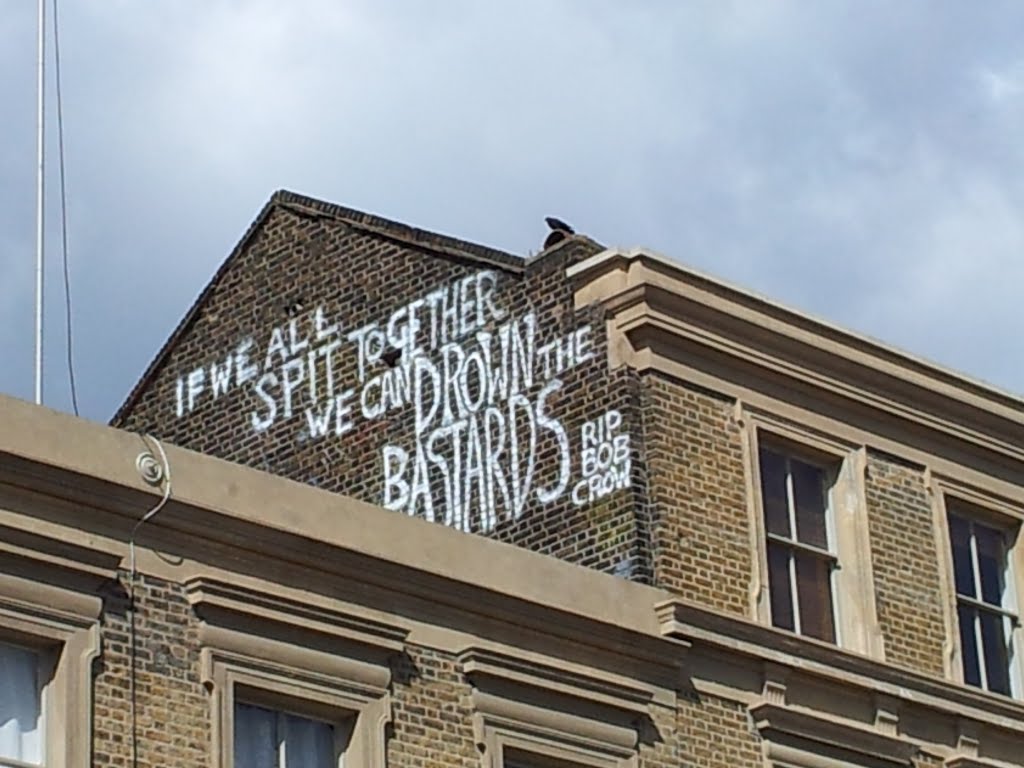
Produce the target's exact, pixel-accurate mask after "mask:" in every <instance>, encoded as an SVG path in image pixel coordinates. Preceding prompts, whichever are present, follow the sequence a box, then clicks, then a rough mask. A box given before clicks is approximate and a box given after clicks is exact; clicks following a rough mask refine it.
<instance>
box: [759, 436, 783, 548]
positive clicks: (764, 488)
mask: <svg viewBox="0 0 1024 768" xmlns="http://www.w3.org/2000/svg"><path fill="white" fill-rule="evenodd" d="M760 461H761V501H762V503H763V504H764V524H765V527H766V528H767V529H768V532H769V533H774V534H777V535H779V536H786V537H788V536H789V535H790V533H789V502H788V501H787V497H786V460H785V459H784V458H783V457H782V456H780V455H779V454H777V453H774V452H772V451H769V450H767V449H765V448H762V449H761V451H760Z"/></svg>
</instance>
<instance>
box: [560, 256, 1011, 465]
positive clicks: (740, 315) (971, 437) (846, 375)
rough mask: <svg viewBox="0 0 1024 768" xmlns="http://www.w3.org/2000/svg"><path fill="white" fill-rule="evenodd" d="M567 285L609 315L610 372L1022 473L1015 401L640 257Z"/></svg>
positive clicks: (592, 263)
mask: <svg viewBox="0 0 1024 768" xmlns="http://www.w3.org/2000/svg"><path fill="white" fill-rule="evenodd" d="M567 275H568V276H569V278H570V279H571V280H572V281H573V285H574V287H575V291H576V294H575V303H576V306H577V308H581V307H585V306H591V305H593V304H601V305H602V306H604V307H605V308H606V309H607V310H608V329H609V347H610V360H609V362H610V364H611V365H612V366H613V367H615V366H618V365H628V366H630V367H631V368H634V369H635V370H638V371H645V370H657V371H660V372H662V373H665V374H667V375H670V376H673V377H677V378H681V379H684V380H687V381H691V382H693V383H695V384H698V385H700V386H704V387H708V388H710V389H713V390H715V391H720V392H724V393H726V394H730V395H733V396H735V397H739V398H741V399H744V400H746V401H747V402H750V403H753V404H762V405H764V406H765V407H767V408H768V409H769V410H775V409H776V408H777V407H778V406H779V405H780V404H782V403H783V401H784V400H785V401H787V402H786V404H787V405H792V404H793V403H794V402H795V401H796V399H799V400H802V401H807V400H815V401H817V402H819V403H828V404H830V406H831V407H832V410H833V411H834V410H835V408H837V407H840V406H841V407H843V408H844V409H846V410H847V411H848V412H849V413H853V414H856V413H864V412H865V411H867V412H870V413H871V414H872V417H873V420H872V423H871V424H870V425H869V424H867V423H866V424H865V427H864V428H865V430H867V429H875V427H876V425H879V424H881V422H882V421H883V420H884V421H885V422H887V425H886V429H885V430H884V431H885V433H886V435H888V436H890V437H888V438H887V439H886V440H877V441H876V442H880V443H881V444H882V445H881V447H883V448H884V449H885V450H889V451H890V452H894V453H897V454H898V455H905V456H907V457H908V458H917V459H921V458H923V454H922V452H921V451H920V450H919V449H917V448H916V447H912V446H910V445H909V444H903V443H902V441H903V440H904V439H905V438H904V437H903V436H904V435H906V434H907V430H908V428H909V429H912V430H914V431H917V432H921V433H925V432H927V433H928V436H929V444H930V445H933V446H936V447H939V446H941V451H942V452H943V453H946V454H948V455H950V456H956V455H961V454H962V452H963V445H964V443H966V444H969V445H970V446H971V448H972V450H973V451H975V452H976V453H977V454H981V453H984V454H986V455H987V456H988V457H990V458H991V459H993V460H995V461H997V462H999V463H1002V464H1004V465H1005V466H1013V467H1015V468H1016V469H1017V471H1019V468H1020V466H1021V464H1022V463H1024V447H1022V446H1024V402H1022V401H1021V399H1020V398H1017V397H1014V396H1012V395H1009V394H1006V393H1004V392H1001V391H999V390H996V389H993V388H991V387H988V386H985V385H984V384H980V383H977V382H974V381H971V380H969V379H965V378H964V377H963V376H962V375H960V374H956V373H954V372H951V371H948V370H945V369H943V368H940V367H939V366H936V365H934V364H931V363H927V362H925V361H922V360H919V359H917V358H914V357H911V356H909V355H906V354H904V353H901V352H898V351H896V350H894V349H891V348H889V347H885V346H882V345H881V344H879V343H877V342H874V341H872V340H870V339H867V338H865V337H862V336H858V335H856V334H853V333H850V332H847V331H843V330H841V329H839V328H836V327H834V326H831V325H829V324H827V323H824V322H821V321H819V320H816V319H814V318H811V317H808V316H806V315H804V314H801V313H799V312H796V311H793V310H790V309H787V308H785V307H782V306H780V305H778V304H776V303H773V302H771V301H768V300H766V299H763V298H761V297H759V296H755V295H751V294H750V293H748V292H746V291H742V290H739V289H737V288H735V287H733V286H731V285H728V284H726V283H724V282H722V281H720V280H717V279H715V278H712V277H709V276H707V275H703V274H700V273H698V272H695V271H693V270H692V269H687V268H684V267H682V266H681V265H679V264H678V263H677V262H673V261H670V260H669V259H667V258H665V257H664V256H660V255H658V254H656V253H653V252H651V251H648V250H645V249H641V248H636V249H630V250H626V251H621V250H614V249H610V250H606V251H604V252H603V253H600V254H597V255H596V256H593V257H591V258H589V259H586V260H585V261H582V262H580V263H579V264H576V265H574V266H572V267H570V268H569V269H568V270H567ZM809 413H810V411H806V412H805V413H802V414H801V419H803V417H804V416H807V415H808V414H809ZM851 423H853V422H851ZM829 431H832V430H829ZM879 434H881V433H879ZM891 436H896V437H891ZM856 441H857V442H862V440H860V439H859V438H858V439H857V440H856ZM922 463H929V462H927V461H923V462H922Z"/></svg>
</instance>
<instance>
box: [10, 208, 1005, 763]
mask: <svg viewBox="0 0 1024 768" xmlns="http://www.w3.org/2000/svg"><path fill="white" fill-rule="evenodd" d="M0 424H2V425H3V429H2V430H0V457H2V458H0V528H2V530H3V532H4V533H3V536H0V618H2V619H3V621H2V627H3V628H0V654H2V655H0V670H7V676H8V679H9V680H11V681H13V683H12V684H11V685H8V686H6V689H3V688H0V766H2V765H15V766H19V767H20V766H23V765H46V766H47V767H48V768H49V767H50V766H72V765H75V766H85V765H90V764H92V765H103V766H107V765H110V766H134V765H173V766H193V765H195V766H200V765H212V766H217V767H223V768H229V767H230V766H237V768H248V767H249V766H270V765H273V766H310V768H314V767H315V768H319V767H320V766H326V765H338V764H339V763H340V761H343V762H344V765H346V766H353V765H355V766H363V765H367V766H382V765H385V764H387V765H389V766H393V767H402V766H409V767H410V768H411V767H412V766H453V767H454V766H467V767H468V766H483V767H484V768H501V766H520V767H522V766H542V767H547V768H550V767H551V766H569V767H570V768H573V767H575V768H579V767H580V766H602V767H605V768H611V767H612V766H615V767H619V766H637V768H640V767H646V766H650V767H651V768H654V767H656V766H657V767H658V768H661V767H662V766H666V767H667V766H708V767H710V766H733V765H741V766H747V765H750V766H755V765H756V766H764V765H778V766H790V767H798V766H825V767H828V768H838V767H839V766H869V767H877V766H898V765H903V766H919V767H922V766H929V767H932V766H951V767H952V766H957V767H959V768H967V767H969V766H1001V765H1024V749H1022V748H1024V705H1022V703H1021V697H1022V696H1024V690H1022V682H1024V678H1022V674H1024V668H1022V662H1021V659H1020V656H1021V654H1020V652H1019V649H1020V648H1021V647H1022V646H1021V643H1022V642H1024V638H1022V637H1021V634H1022V630H1021V626H1020V622H1019V620H1018V617H1019V614H1020V599H1022V597H1024V542H1021V541H1020V540H1019V537H1018V532H1019V528H1020V524H1021V521H1022V520H1024V402H1022V401H1021V400H1020V399H1019V398H1016V397H1013V396H1010V395H1007V394H1004V393H1001V392H998V391H995V390H993V389H991V388H989V387H986V386H984V385H981V384H978V383H975V382H972V381H970V380H967V379H964V378H963V377H962V376H959V375H957V374H954V373H951V372H949V371H945V370H943V369H941V368H938V367H936V366H934V365H931V364H929V363H926V362H923V361H920V360H917V359H914V358H912V357H909V356H907V355H905V354H903V353H899V352H896V351H894V350H892V349H889V348H886V347H884V346H882V345H880V344H878V343H876V342H873V341H870V340H867V339H864V338H861V337H858V336H855V335H853V334H850V333H848V332H845V331H842V330H840V329H837V328H834V327H831V326H828V325H825V324H823V323H821V322H819V321H816V320H813V319H811V318H808V317H805V316H803V315H800V314H798V313H795V312H792V311H790V310H787V309H784V308H782V307H779V306H777V305H775V304H773V303H771V302H770V301H767V300H764V299H762V298H759V297H755V296H752V295H750V294H748V293H745V292H743V291H740V290H737V289H735V288H733V287H730V286H728V285H725V284H723V283H721V282H719V281H717V280H715V279H713V278H710V277H707V276H704V275H700V274H697V273H694V272H693V271H691V270H687V269H685V268H683V267H681V266H679V265H678V264H675V263H673V262H670V261H668V260H666V259H664V258H661V257H659V256H657V255H655V254H652V253H649V252H647V251H643V250H632V251H620V250H614V249H606V248H604V247H603V246H601V245H599V244H597V243H595V242H593V241H592V240H590V239H588V238H586V237H584V236H580V235H575V234H569V233H556V234H555V235H554V236H553V237H552V238H550V240H549V243H548V247H547V248H545V250H543V251H542V252H541V253H540V254H539V255H537V256H535V257H531V258H530V259H526V260H523V259H519V258H517V257H514V256H510V255H508V254H504V253H501V252H497V251H494V250H491V249H487V248H483V247H480V246H476V245H472V244H468V243H464V242H460V241H458V240H454V239H452V238H448V237H443V236H440V235H435V234H430V233H427V232H423V231H420V230H415V229H412V228H409V227H405V226H402V225H399V224H395V223H393V222H389V221H386V220H383V219H380V218H377V217H373V216H369V215H366V214H361V213H357V212H355V211H351V210H347V209H343V208H339V207H337V206H333V205H329V204H326V203H322V202H319V201H315V200H311V199H308V198H304V197H301V196H298V195H294V194H291V193H278V194H276V195H275V196H274V197H273V198H272V200H271V201H270V202H269V203H268V205H267V206H266V208H265V209H264V210H263V212H262V213H261V214H260V216H259V217H258V218H257V220H256V222H255V223H254V224H253V226H252V227H251V228H250V230H249V232H248V233H247V234H246V235H245V237H244V238H243V239H242V241H241V242H240V243H239V245H238V246H237V247H236V249H235V251H234V252H233V253H232V254H231V255H230V257H229V258H228V260H227V261H226V262H225V264H224V266H223V267H222V268H221V270H220V271H219V272H218V273H217V274H216V275H215V276H214V278H213V280H212V281H211V283H210V285H209V286H208V287H207V288H206V290H205V291H204V292H203V294H202V295H201V296H200V298H199V300H198V301H197V302H196V304H195V306H194V307H193V308H192V309H191V310H190V312H189V313H188V315H187V316H186V318H185V319H184V321H183V322H182V323H181V325H180V327H179V328H178V330H177V331H176V332H175V334H174V335H173V336H172V337H171V339H170V340H169V341H168V343H167V344H166V345H165V347H164V349H163V350H161V352H160V353H159V355H158V356H157V358H156V359H155V361H154V362H153V364H152V365H151V366H150V369H149V370H148V371H147V372H146V374H145V375H144V376H143V378H142V379H141V380H140V382H139V384H138V386H137V387H136V388H135V389H134V390H133V392H132V393H131V394H130V395H129V397H128V399H127V401H126V402H125V404H124V406H123V407H122V408H121V410H120V411H119V412H118V414H117V415H116V416H115V419H114V427H116V429H112V428H102V427H98V426H95V425H89V424H84V423H81V422H79V421H77V420H74V419H71V418H69V417H64V416H60V415H57V414H52V413H50V412H47V411H44V410H42V409H38V408H34V407H31V406H27V405H24V404H21V403H17V402H14V401H10V400H0ZM140 453H145V454H148V459H147V460H146V461H143V462H142V469H143V470H146V472H151V471H153V470H154V469H156V470H158V471H156V473H155V475H148V479H149V481H150V482H149V483H147V481H146V479H144V478H143V477H142V476H141V475H140V471H139V470H138V469H137V468H136V456H137V455H139V454H140ZM146 472H143V473H142V474H146ZM396 513H398V514H396ZM136 544H137V546H136ZM4 690H6V693H5V692H4Z"/></svg>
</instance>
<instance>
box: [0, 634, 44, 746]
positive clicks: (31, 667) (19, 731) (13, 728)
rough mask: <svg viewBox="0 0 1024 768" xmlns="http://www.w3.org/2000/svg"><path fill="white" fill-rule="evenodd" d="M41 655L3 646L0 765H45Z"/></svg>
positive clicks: (0, 661) (0, 654)
mask: <svg viewBox="0 0 1024 768" xmlns="http://www.w3.org/2000/svg"><path fill="white" fill-rule="evenodd" d="M42 663H43V660H42V658H41V655H40V654H39V653H37V652H35V651H32V650H29V649H27V648H20V647H18V646H16V645H8V644H5V643H0V765H2V766H7V765H12V764H13V763H11V762H9V761H12V760H14V761H18V762H19V763H27V764H29V765H42V763H43V747H44V745H43V733H44V723H43V686H44V684H45V676H44V674H43V669H42Z"/></svg>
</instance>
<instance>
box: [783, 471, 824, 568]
mask: <svg viewBox="0 0 1024 768" xmlns="http://www.w3.org/2000/svg"><path fill="white" fill-rule="evenodd" d="M789 471H790V473H791V474H792V476H793V502H794V504H795V505H796V530H797V538H798V539H799V540H800V541H802V542H804V543H805V544H811V545H813V546H815V547H821V548H822V549H828V534H827V533H826V530H825V472H824V470H822V469H821V468H820V467H815V466H812V465H810V464H805V463H804V462H802V461H799V460H797V459H791V460H790V462H789Z"/></svg>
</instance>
